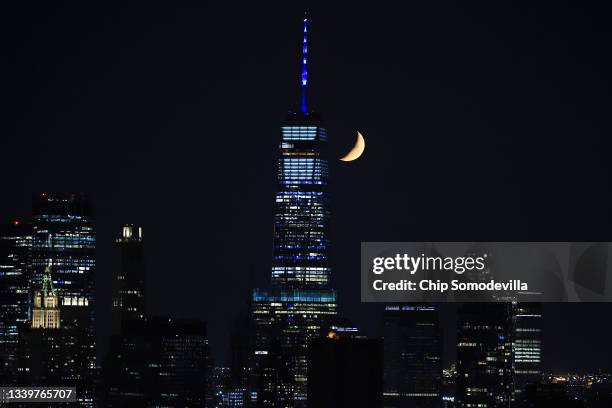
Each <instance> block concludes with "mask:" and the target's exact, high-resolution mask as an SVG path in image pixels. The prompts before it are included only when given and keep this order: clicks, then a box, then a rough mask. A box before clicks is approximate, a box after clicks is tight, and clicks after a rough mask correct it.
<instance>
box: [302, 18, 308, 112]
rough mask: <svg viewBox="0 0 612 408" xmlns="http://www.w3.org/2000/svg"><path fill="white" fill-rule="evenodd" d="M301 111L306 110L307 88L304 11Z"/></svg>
mask: <svg viewBox="0 0 612 408" xmlns="http://www.w3.org/2000/svg"><path fill="white" fill-rule="evenodd" d="M301 88H302V113H304V114H305V113H307V112H308V105H307V104H306V91H307V89H308V17H307V15H306V13H304V40H303V41H302V85H301Z"/></svg>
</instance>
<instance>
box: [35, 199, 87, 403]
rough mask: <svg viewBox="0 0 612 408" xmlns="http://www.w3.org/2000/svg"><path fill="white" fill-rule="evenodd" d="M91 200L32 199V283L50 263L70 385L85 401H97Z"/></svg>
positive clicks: (37, 282) (40, 280)
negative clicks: (95, 388) (68, 351)
mask: <svg viewBox="0 0 612 408" xmlns="http://www.w3.org/2000/svg"><path fill="white" fill-rule="evenodd" d="M91 207H92V206H91V202H90V201H89V200H88V199H87V198H85V197H84V196H82V195H79V194H65V195H60V194H46V193H42V194H39V195H36V196H35V197H34V199H33V203H32V210H33V214H32V228H33V233H32V249H31V264H32V275H31V281H32V286H33V287H41V285H42V283H43V278H44V272H45V270H46V268H47V267H48V265H49V264H51V265H52V275H53V285H54V287H55V290H56V291H57V296H58V297H59V301H60V309H61V326H62V327H61V330H60V332H62V335H64V336H65V338H64V343H66V345H67V346H68V347H70V350H71V351H70V354H71V356H72V357H71V358H70V359H69V361H66V364H68V365H70V366H71V374H70V376H71V377H72V383H73V384H74V385H76V387H77V393H78V394H77V397H78V400H79V402H80V403H81V404H82V405H92V404H93V380H94V377H95V374H96V341H95V332H94V319H95V315H94V306H95V292H94V284H95V263H96V262H95V246H96V235H95V231H94V226H93V214H92V208H91Z"/></svg>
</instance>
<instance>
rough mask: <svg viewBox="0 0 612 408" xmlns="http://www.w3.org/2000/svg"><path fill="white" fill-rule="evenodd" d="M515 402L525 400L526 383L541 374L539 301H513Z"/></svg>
mask: <svg viewBox="0 0 612 408" xmlns="http://www.w3.org/2000/svg"><path fill="white" fill-rule="evenodd" d="M512 318H513V336H512V345H513V360H514V361H513V362H514V395H513V399H514V401H515V402H514V404H513V406H519V405H520V404H521V402H522V401H523V400H524V397H523V393H524V392H525V388H526V387H527V385H528V384H536V383H539V382H540V381H541V376H542V304H541V303H514V305H513V316H512Z"/></svg>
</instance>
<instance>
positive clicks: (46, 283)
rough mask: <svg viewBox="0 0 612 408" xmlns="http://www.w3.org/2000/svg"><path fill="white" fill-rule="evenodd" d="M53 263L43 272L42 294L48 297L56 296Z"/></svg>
mask: <svg viewBox="0 0 612 408" xmlns="http://www.w3.org/2000/svg"><path fill="white" fill-rule="evenodd" d="M51 266H52V264H51V261H49V264H48V265H47V267H46V268H45V271H44V272H43V282H42V292H43V294H44V295H45V297H46V296H51V295H55V289H54V288H53V279H51Z"/></svg>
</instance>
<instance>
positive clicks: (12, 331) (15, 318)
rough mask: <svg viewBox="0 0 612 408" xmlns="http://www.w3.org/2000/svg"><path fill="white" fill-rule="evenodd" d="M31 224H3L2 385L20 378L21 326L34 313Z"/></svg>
mask: <svg viewBox="0 0 612 408" xmlns="http://www.w3.org/2000/svg"><path fill="white" fill-rule="evenodd" d="M31 243H32V230H31V225H29V224H26V223H23V222H21V221H18V220H16V221H13V222H11V223H10V224H7V225H3V226H1V227H0V384H13V383H15V381H16V380H17V377H16V372H17V358H18V343H19V327H20V326H24V325H25V324H26V322H27V321H28V320H29V315H30V286H29V276H28V270H29V254H30V245H31Z"/></svg>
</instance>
